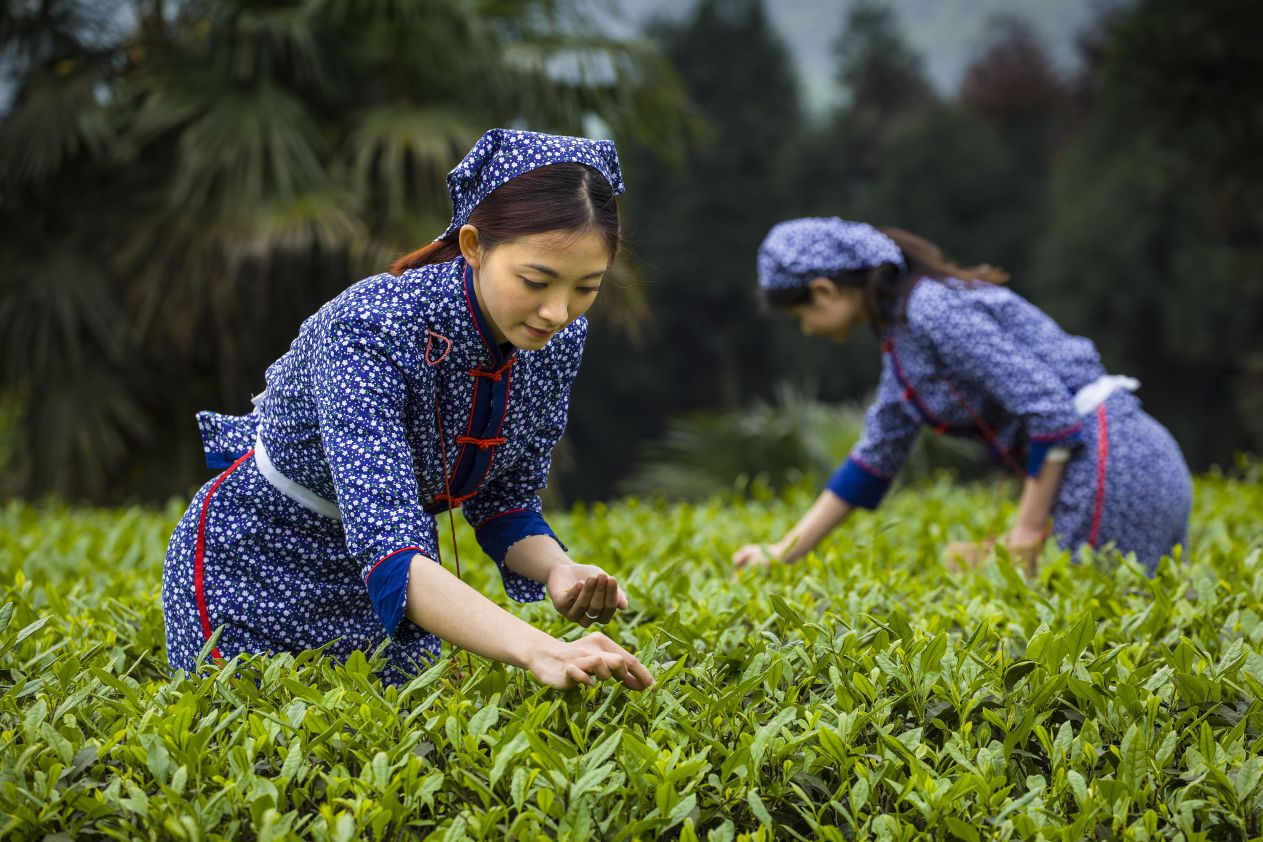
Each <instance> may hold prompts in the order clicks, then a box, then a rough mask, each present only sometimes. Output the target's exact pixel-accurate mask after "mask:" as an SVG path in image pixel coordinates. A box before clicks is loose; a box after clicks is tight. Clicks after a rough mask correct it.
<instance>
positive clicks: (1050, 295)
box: [0, 0, 1263, 502]
mask: <svg viewBox="0 0 1263 842" xmlns="http://www.w3.org/2000/svg"><path fill="white" fill-rule="evenodd" d="M769 2H771V0H769ZM619 5H620V4H618V3H614V2H612V0H611V2H608V3H600V2H580V0H572V1H570V2H567V1H566V0H520V2H503V0H459V1H458V0H444V1H442V2H441V1H440V0H266V2H263V1H260V0H255V1H254V2H247V0H213V1H212V0H186V2H162V0H146V2H141V1H140V0H133V2H124V0H113V2H106V0H96V2H89V1H88V0H81V2H71V0H42V1H40V0H4V2H3V6H2V7H0V8H2V11H0V74H2V75H3V79H4V84H3V86H0V94H2V95H3V97H2V100H3V101H0V337H2V339H0V354H3V360H0V464H2V465H3V467H2V468H0V492H3V493H4V494H10V495H13V494H19V495H23V496H38V495H41V494H46V493H55V494H58V495H61V496H65V497H70V498H76V499H90V500H94V501H98V502H117V501H122V500H128V499H135V498H148V499H155V498H162V497H164V496H166V495H169V494H172V493H184V492H186V491H187V490H188V489H189V488H190V487H192V486H193V485H195V484H197V483H199V482H201V481H202V480H204V479H205V478H206V476H207V472H206V471H205V469H204V468H203V467H201V466H200V457H201V453H200V447H199V445H198V441H197V432H196V428H195V425H194V423H193V420H192V416H193V413H194V412H195V411H197V410H198V409H203V408H214V409H220V410H224V411H245V410H247V409H248V408H249V402H248V401H249V396H250V394H251V393H252V392H257V391H258V390H259V389H260V388H261V387H262V375H263V371H264V369H265V368H266V366H267V365H268V364H269V363H270V362H271V361H272V360H273V359H275V358H276V357H277V356H279V355H280V354H281V353H282V352H283V351H284V350H285V348H286V347H287V346H288V343H289V342H290V340H291V339H292V338H293V336H294V335H295V333H296V331H297V328H298V325H299V324H300V322H301V321H302V319H303V318H305V317H306V316H307V315H309V314H310V313H311V312H314V310H315V309H316V308H318V307H319V305H320V304H321V303H323V302H324V301H326V300H328V299H329V298H330V297H332V296H334V295H336V294H337V293H338V292H339V291H340V290H341V289H343V288H344V287H345V286H346V285H348V284H349V283H351V282H353V281H354V280H356V279H358V278H359V277H362V276H364V275H367V274H370V273H373V272H376V271H380V270H381V269H382V268H383V267H384V266H385V265H386V264H387V263H388V262H389V260H390V259H391V257H393V256H394V255H395V254H398V253H400V252H402V251H405V250H407V249H410V248H413V247H415V246H416V245H418V244H420V243H421V242H424V241H426V240H428V239H429V238H430V237H432V236H433V235H434V234H435V233H437V232H438V231H440V230H442V228H443V227H444V225H445V223H446V218H447V216H448V212H449V208H448V205H447V199H446V193H445V190H444V187H443V175H444V174H445V173H446V171H447V170H448V169H449V168H450V167H451V166H452V165H453V164H454V163H455V162H456V161H457V160H458V159H459V157H460V156H461V155H462V154H463V153H464V151H465V150H466V149H467V148H468V147H469V146H470V145H471V144H472V142H473V140H474V139H476V137H477V136H478V135H479V134H481V132H482V131H483V130H485V129H487V128H490V127H492V126H495V125H507V126H520V127H530V128H534V129H538V130H542V131H554V132H566V133H601V134H604V133H608V134H609V135H610V136H613V137H614V138H615V139H616V140H617V141H618V143H619V148H620V151H621V153H622V155H623V158H624V164H625V169H626V173H627V180H628V184H629V191H628V194H627V195H626V197H625V201H624V205H623V207H624V217H625V224H626V228H627V231H628V233H629V235H630V250H629V251H630V256H631V258H632V263H633V264H634V266H635V273H634V274H636V275H638V276H639V277H640V278H641V279H643V283H640V284H637V283H627V284H624V285H622V286H620V287H617V288H616V287H613V286H611V288H610V292H611V293H613V294H610V295H603V297H602V301H601V302H600V303H599V304H598V305H597V308H596V311H595V318H596V319H597V320H598V325H597V329H595V330H593V331H592V333H591V335H590V339H589V348H588V353H587V354H586V355H585V360H584V367H583V370H582V372H581V374H580V380H579V383H578V384H577V386H576V392H575V401H574V403H573V405H572V415H571V425H570V431H569V434H568V441H567V445H566V450H565V452H564V453H563V454H561V456H562V457H563V458H561V459H559V460H558V461H559V465H560V467H561V470H560V473H559V476H558V480H559V482H558V485H559V487H560V489H561V492H562V495H563V496H564V497H565V498H566V499H576V498H594V497H603V496H607V495H610V494H612V493H615V492H616V491H617V490H618V489H619V488H635V489H640V488H644V487H645V483H646V482H648V483H649V484H650V486H652V484H653V482H654V481H655V480H654V478H655V477H658V478H661V477H664V476H670V475H671V474H670V473H669V472H663V471H662V470H661V469H662V467H663V465H664V463H670V462H672V461H674V462H675V463H676V464H681V463H685V462H687V459H686V457H685V456H683V455H681V453H680V452H679V451H680V447H681V445H680V443H681V442H684V443H685V445H684V450H688V451H694V452H698V451H701V450H702V449H704V448H706V447H707V446H709V447H710V448H711V452H710V453H708V454H701V455H700V456H699V458H698V459H697V460H696V464H697V465H704V466H705V468H704V470H705V471H706V472H709V475H711V476H714V477H722V476H724V475H725V474H731V475H732V476H733V477H734V479H735V478H736V477H737V476H738V475H742V476H745V477H747V479H748V478H749V473H750V471H751V469H752V468H751V466H752V464H754V463H757V462H758V461H759V459H765V460H767V461H768V463H769V464H768V465H767V473H768V476H769V477H770V478H772V479H773V480H775V479H778V478H781V477H788V478H790V479H792V472H787V470H786V469H787V468H788V467H790V466H791V464H790V463H793V462H795V461H798V460H805V461H806V462H807V463H809V464H807V465H805V467H804V469H816V468H817V467H818V465H817V463H819V464H826V463H827V456H825V457H822V456H821V453H822V452H823V451H822V448H821V442H822V441H823V442H829V443H831V444H830V447H831V448H832V447H835V446H836V445H835V444H832V442H833V437H835V436H836V430H833V431H830V430H826V429H824V428H826V427H828V424H827V423H823V422H821V421H820V419H821V418H822V417H824V416H823V415H822V414H821V412H820V411H818V410H819V407H818V404H817V403H816V402H818V401H820V400H823V401H826V402H830V403H841V402H850V405H852V406H853V402H854V401H855V400H857V399H861V398H862V397H863V396H864V395H865V393H866V392H867V390H869V389H871V387H872V386H873V384H874V383H875V379H876V374H877V370H878V363H879V360H878V355H877V353H876V348H875V346H874V344H873V343H872V342H871V340H870V339H868V338H866V337H858V338H857V339H856V340H855V341H854V342H853V343H851V345H849V346H846V347H840V348H839V347H832V346H828V345H826V344H824V343H820V342H818V341H815V342H813V341H808V340H805V339H803V338H802V337H799V336H797V335H795V333H794V331H793V330H792V329H791V326H790V325H787V324H785V323H783V322H779V321H777V320H775V319H773V318H771V317H769V316H767V315H765V314H761V313H760V312H759V311H758V308H757V305H756V298H755V294H754V293H755V290H754V286H755V281H754V260H753V256H754V251H755V248H756V247H757V245H758V242H759V240H760V239H761V237H762V236H763V234H764V233H765V232H766V230H767V229H768V227H770V226H771V225H772V224H773V223H774V222H776V221H777V220H779V219H784V218H788V217H793V216H802V215H813V214H826V215H834V214H836V215H841V216H844V217H848V218H855V219H864V220H867V221H871V222H874V223H876V224H886V225H897V226H900V227H904V228H907V229H910V230H913V231H916V232H919V233H921V234H924V235H925V236H928V237H929V238H931V239H933V240H935V241H936V242H938V243H939V244H940V245H941V246H943V248H944V249H945V250H946V251H947V252H948V253H949V254H951V255H953V256H954V257H956V258H958V259H959V260H961V261H964V262H989V263H994V264H999V265H1002V266H1004V267H1006V268H1007V269H1009V270H1010V271H1011V272H1012V273H1013V276H1014V280H1013V282H1012V284H1013V287H1014V288H1015V289H1016V290H1017V291H1018V292H1020V293H1022V294H1023V295H1025V296H1027V297H1028V298H1030V299H1032V300H1033V301H1034V302H1035V303H1036V304H1038V305H1040V306H1042V307H1044V308H1045V309H1047V310H1048V311H1049V312H1050V313H1051V314H1052V315H1053V316H1054V317H1055V318H1057V319H1058V320H1059V321H1060V322H1061V323H1062V325H1063V326H1064V327H1065V328H1066V329H1067V330H1069V331H1071V332H1073V333H1079V334H1083V335H1086V336H1089V337H1091V338H1092V339H1093V340H1094V341H1095V342H1096V343H1097V345H1098V347H1099V348H1100V350H1101V352H1102V355H1103V357H1104V359H1105V362H1106V365H1107V367H1108V368H1109V369H1110V370H1111V371H1114V372H1118V373H1126V374H1133V375H1135V376H1137V377H1139V378H1140V379H1141V380H1142V381H1143V384H1144V385H1143V387H1142V391H1141V393H1140V395H1141V397H1142V399H1143V400H1144V402H1145V404H1146V407H1147V408H1148V409H1149V410H1150V411H1151V412H1152V413H1153V414H1154V415H1155V416H1156V417H1157V418H1158V419H1159V420H1161V421H1163V422H1164V423H1166V424H1167V425H1168V426H1169V427H1171V429H1172V430H1173V432H1174V433H1175V434H1176V436H1177V438H1178V439H1179V441H1180V443H1181V445H1182V446H1183V448H1184V450H1185V453H1186V454H1187V455H1188V457H1189V459H1190V462H1191V463H1192V464H1193V466H1194V467H1195V468H1197V469H1202V468H1205V467H1206V466H1207V465H1209V464H1211V463H1214V462H1227V461H1228V460H1229V459H1230V457H1231V456H1232V454H1233V452H1234V451H1236V450H1241V449H1252V450H1256V451H1257V450H1263V236H1261V233H1263V156H1260V155H1259V150H1260V149H1263V50H1260V49H1259V48H1258V44H1257V36H1256V33H1257V32H1259V31H1260V24H1263V6H1261V5H1260V4H1258V3H1256V2H1253V1H1252V0H1204V2H1201V3H1196V4H1189V3H1184V2H1180V0H1134V2H1119V3H1114V4H1112V5H1109V6H1106V7H1104V10H1103V11H1100V12H1099V13H1098V14H1097V16H1096V17H1095V18H1093V19H1092V20H1090V21H1089V22H1088V23H1087V24H1086V25H1085V26H1084V29H1083V31H1082V33H1081V35H1080V37H1079V41H1078V52H1079V62H1078V67H1077V70H1075V71H1074V72H1073V73H1067V72H1064V70H1062V69H1059V68H1058V66H1057V63H1056V62H1055V61H1054V60H1053V58H1052V56H1051V53H1050V49H1049V47H1048V46H1047V45H1045V44H1044V43H1043V42H1042V41H1041V37H1040V35H1039V34H1038V33H1037V31H1036V29H1035V28H1034V27H1033V26H1032V24H1031V23H1030V20H1029V19H1028V18H1023V17H1016V16H997V17H992V18H990V19H989V22H988V24H987V27H986V35H985V38H984V39H983V40H982V42H981V43H978V44H976V45H972V52H973V55H972V59H971V60H970V61H969V62H968V67H967V68H966V70H965V71H964V73H963V74H962V75H961V78H960V81H959V84H958V85H957V86H956V87H955V89H953V90H951V91H948V92H944V91H943V89H942V86H941V85H936V84H932V83H931V81H930V79H929V77H928V76H927V72H926V70H925V59H924V57H923V56H922V55H920V54H918V52H917V50H916V49H914V48H913V47H912V46H911V44H910V42H909V41H908V39H907V37H906V32H907V25H906V21H902V20H901V19H900V17H899V15H898V14H896V11H895V9H894V8H893V7H892V6H891V5H888V4H884V3H878V2H874V0H853V2H846V3H841V4H832V3H818V4H815V6H814V7H813V14H814V18H813V25H814V26H816V27H818V28H820V29H823V30H828V31H831V32H838V33H839V35H838V36H837V38H836V42H835V46H834V51H833V61H834V64H835V67H834V73H833V80H834V83H835V87H836V89H837V90H838V92H839V93H840V96H839V97H838V98H837V102H836V104H835V105H834V106H833V107H832V108H831V109H829V110H828V111H827V112H826V113H822V114H821V113H814V112H813V111H812V110H811V109H810V108H808V107H807V105H806V104H805V102H804V96H803V85H802V83H801V82H800V80H799V78H798V76H797V71H796V66H795V63H794V61H793V54H792V52H791V48H790V46H788V45H787V43H786V42H785V41H784V39H783V38H782V37H781V36H780V35H779V34H778V33H777V31H776V30H775V27H774V26H773V25H772V22H771V21H770V20H769V12H768V9H769V6H768V5H766V4H765V3H764V2H763V1H762V0H694V2H692V3H690V4H686V5H685V6H684V7H682V8H680V9H677V10H675V12H674V13H673V14H671V15H670V16H668V17H663V18H660V19H655V20H653V21H651V22H650V23H649V24H648V25H647V26H646V27H645V29H644V31H643V32H639V33H635V34H633V35H630V36H613V35H610V34H609V33H610V31H611V30H610V28H609V27H607V26H605V25H603V23H602V21H603V20H604V16H606V15H608V13H609V10H610V8H611V7H617V6H619ZM798 5H799V6H801V5H802V4H801V3H800V4H798ZM957 5H962V6H968V4H961V3H958V4H957ZM966 11H967V10H963V11H962V13H964V12H966ZM944 47H945V48H948V47H950V48H951V49H955V50H958V51H959V50H960V49H961V48H960V46H959V45H944ZM785 383H794V384H798V389H797V391H789V390H787V389H786V388H785V386H784V385H783V384H785ZM803 384H810V385H806V386H804V385H803ZM770 407H780V408H781V409H782V410H783V411H782V412H781V413H780V415H779V417H781V418H782V421H779V422H778V421H777V420H776V419H777V417H778V412H777V411H776V410H774V409H770ZM826 414H827V413H826ZM784 418H802V419H804V420H803V422H802V424H800V425H798V426H800V427H802V428H804V429H811V430H816V429H817V428H819V429H820V430H821V432H819V433H818V434H814V438H813V437H812V436H802V435H799V436H797V438H795V434H794V432H793V431H792V430H788V429H787V428H786V424H785V423H783V419H784ZM838 418H839V425H841V426H842V427H847V426H848V425H849V426H850V427H853V426H854V422H855V413H854V410H853V409H847V410H839V412H838ZM668 425H670V426H668ZM743 436H744V437H745V438H743ZM660 437H661V438H660ZM787 437H788V438H787ZM655 440H657V441H658V443H657V444H650V442H654V441H655ZM742 442H745V444H742ZM690 443H691V444H690ZM673 448H674V450H673ZM725 454H728V455H729V458H724V455H725ZM752 454H754V455H755V456H757V455H758V454H764V455H763V456H760V457H758V458H752ZM834 455H835V456H836V458H838V459H840V458H841V456H842V455H843V453H842V452H838V453H836V454H834ZM952 458H956V456H952ZM948 461H949V462H950V459H949V460H948ZM782 462H783V463H785V464H781V463H782ZM699 470H701V469H699ZM694 473H697V472H694ZM677 476H679V474H677ZM646 478H648V479H646ZM716 481H718V480H716ZM681 482H682V480H681ZM690 493H693V492H692V491H690Z"/></svg>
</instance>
